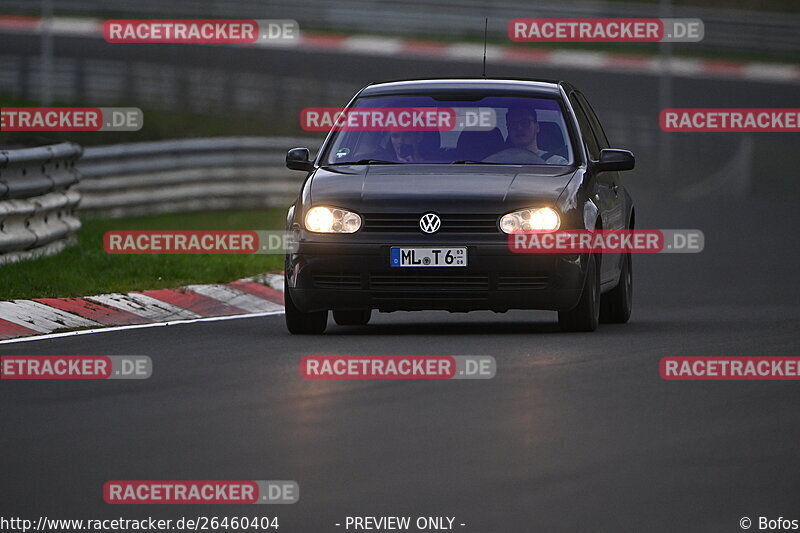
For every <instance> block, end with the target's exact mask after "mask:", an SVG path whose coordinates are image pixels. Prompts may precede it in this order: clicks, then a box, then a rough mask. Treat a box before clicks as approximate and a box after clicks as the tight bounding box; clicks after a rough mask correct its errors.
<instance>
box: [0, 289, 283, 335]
mask: <svg viewBox="0 0 800 533" xmlns="http://www.w3.org/2000/svg"><path fill="white" fill-rule="evenodd" d="M282 312H283V276H282V275H279V274H262V275H259V276H254V277H251V278H245V279H240V280H237V281H233V282H231V283H225V284H218V285H189V286H187V287H182V288H180V289H157V290H150V291H142V292H129V293H127V294H116V293H112V294H100V295H98V296H85V297H82V298H35V299H33V300H10V301H0V343H6V342H14V341H15V340H20V338H23V337H24V338H28V337H30V338H31V340H34V339H41V338H44V336H54V335H59V336H60V334H61V333H66V332H67V331H68V330H76V331H72V332H71V333H72V334H82V333H87V332H95V331H109V330H110V329H120V327H132V326H145V325H146V326H153V325H170V324H178V323H187V322H197V321H203V320H209V319H222V318H227V319H230V318H241V317H249V316H264V315H271V314H280V313H282Z"/></svg>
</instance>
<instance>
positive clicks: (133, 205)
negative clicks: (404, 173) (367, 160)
mask: <svg viewBox="0 0 800 533" xmlns="http://www.w3.org/2000/svg"><path fill="white" fill-rule="evenodd" d="M320 144H321V141H320V140H318V139H295V138H283V137H224V138H208V139H186V140H171V141H161V142H145V143H131V144H119V145H112V146H100V147H94V148H86V150H85V153H84V156H83V158H82V159H81V161H80V170H81V175H82V179H81V184H80V187H79V190H80V192H81V195H82V197H83V199H82V201H81V211H82V212H88V213H94V214H99V215H103V216H110V217H121V216H138V215H146V214H154V213H174V212H183V211H197V210H207V209H248V208H259V207H275V206H282V205H287V206H288V204H289V203H291V200H292V199H293V198H294V197H295V196H296V195H297V191H298V189H299V187H300V184H301V183H302V180H303V178H304V175H303V173H302V172H295V171H291V170H288V169H287V168H286V166H285V158H286V151H287V150H288V149H289V148H292V147H295V146H306V147H309V148H311V149H316V148H317V147H318V146H319V145H320Z"/></svg>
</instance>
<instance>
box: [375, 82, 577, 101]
mask: <svg viewBox="0 0 800 533" xmlns="http://www.w3.org/2000/svg"><path fill="white" fill-rule="evenodd" d="M560 86H565V87H564V88H565V89H566V90H568V85H567V84H566V83H565V82H562V81H554V80H537V79H501V78H436V79H416V80H397V81H388V82H381V83H374V84H370V85H367V86H366V87H364V89H362V90H361V92H360V93H359V96H377V95H391V94H424V93H428V92H445V91H446V92H451V91H452V92H462V91H463V92H489V93H493V94H502V93H516V94H519V93H527V94H534V95H541V96H550V97H553V96H560V94H561V90H560Z"/></svg>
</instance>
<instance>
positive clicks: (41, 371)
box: [0, 355, 153, 380]
mask: <svg viewBox="0 0 800 533" xmlns="http://www.w3.org/2000/svg"><path fill="white" fill-rule="evenodd" d="M152 374H153V362H152V361H151V359H150V358H149V357H148V356H146V355H3V356H0V379H4V380H11V379H26V380H28V379H147V378H149V377H150V376H151V375H152Z"/></svg>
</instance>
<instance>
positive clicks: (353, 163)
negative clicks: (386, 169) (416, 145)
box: [326, 159, 400, 167]
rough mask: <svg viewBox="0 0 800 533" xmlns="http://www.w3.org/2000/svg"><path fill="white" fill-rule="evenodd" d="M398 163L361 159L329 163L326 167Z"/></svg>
mask: <svg viewBox="0 0 800 533" xmlns="http://www.w3.org/2000/svg"><path fill="white" fill-rule="evenodd" d="M399 164H400V163H398V162H397V161H384V160H383V159H359V160H358V161H337V162H336V163H329V164H328V165H326V166H329V167H332V166H336V165H399Z"/></svg>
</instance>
